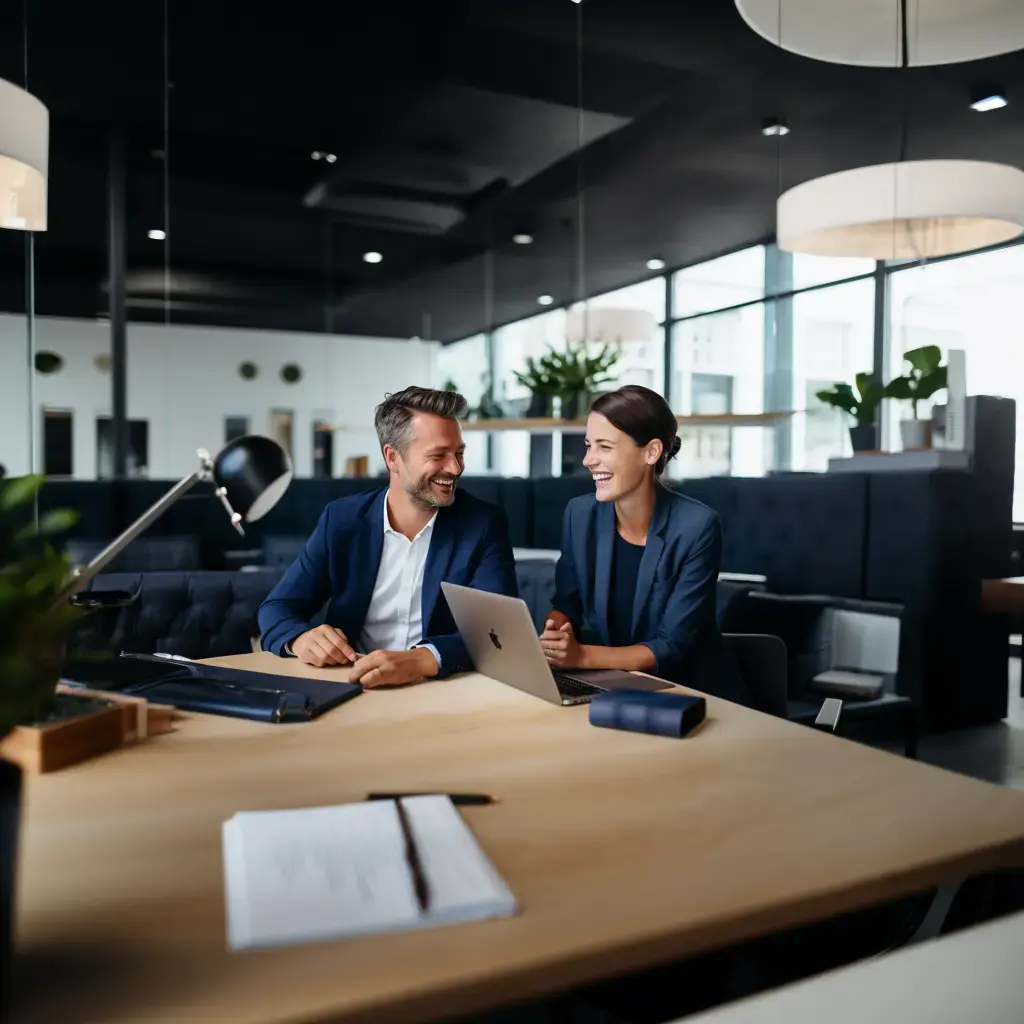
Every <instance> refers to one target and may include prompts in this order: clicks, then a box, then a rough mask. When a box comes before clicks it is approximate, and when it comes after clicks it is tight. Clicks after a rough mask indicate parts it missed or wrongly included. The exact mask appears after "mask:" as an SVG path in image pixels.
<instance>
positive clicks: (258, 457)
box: [213, 434, 294, 523]
mask: <svg viewBox="0 0 1024 1024" xmlns="http://www.w3.org/2000/svg"><path fill="white" fill-rule="evenodd" d="M293 476H294V472H293V470H292V460H291V459H290V458H289V457H288V453H287V452H286V451H285V450H284V449H283V448H282V447H281V446H280V445H279V444H278V443H277V442H276V441H272V440H271V439H270V438H269V437H261V436H260V435H258V434H246V435H245V436H244V437H238V438H236V439H235V440H234V441H232V442H231V443H230V444H229V445H227V446H226V447H225V448H223V449H222V450H221V452H220V453H219V454H218V455H217V457H216V458H215V459H214V460H213V479H214V481H215V482H216V484H217V486H218V487H223V488H224V490H225V492H226V493H225V497H226V498H227V500H228V504H230V505H231V508H232V509H233V510H234V511H235V512H237V513H238V514H239V515H240V516H241V517H242V521H243V522H246V523H254V522H256V520H257V519H262V518H263V517H264V516H265V515H266V514H267V513H268V512H269V511H270V510H271V509H272V508H273V507H274V506H275V505H276V504H277V503H278V502H279V501H280V500H281V497H282V495H283V494H284V492H285V491H286V490H288V485H289V484H290V483H291V482H292V477H293Z"/></svg>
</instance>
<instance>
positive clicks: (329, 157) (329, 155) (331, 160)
mask: <svg viewBox="0 0 1024 1024" xmlns="http://www.w3.org/2000/svg"><path fill="white" fill-rule="evenodd" d="M324 159H325V160H326V161H327V162H328V163H329V164H333V163H334V161H335V160H337V159H338V158H337V157H336V156H335V155H334V154H333V153H327V154H325V156H324Z"/></svg>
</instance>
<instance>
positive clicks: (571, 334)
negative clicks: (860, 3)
mask: <svg viewBox="0 0 1024 1024" xmlns="http://www.w3.org/2000/svg"><path fill="white" fill-rule="evenodd" d="M1022 2H1024V0H1022ZM657 329H658V322H657V320H656V319H655V318H654V316H653V315H652V314H651V313H648V312H646V311H645V310H642V309H613V308H610V307H609V308H604V309H602V308H601V307H597V308H596V309H594V308H591V309H589V310H584V309H583V308H582V307H577V308H575V309H572V310H570V311H569V315H568V317H567V318H566V325H565V337H566V340H567V341H568V342H569V344H570V345H578V344H579V343H580V342H583V341H589V342H594V343H595V344H598V345H614V344H618V343H619V342H622V341H650V340H651V339H652V338H653V337H654V334H655V332H656V331H657Z"/></svg>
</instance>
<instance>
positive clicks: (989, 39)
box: [736, 0, 1024, 68]
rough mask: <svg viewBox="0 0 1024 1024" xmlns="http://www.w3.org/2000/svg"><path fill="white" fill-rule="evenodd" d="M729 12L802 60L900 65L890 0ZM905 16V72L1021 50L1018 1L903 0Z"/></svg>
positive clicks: (765, 0)
mask: <svg viewBox="0 0 1024 1024" xmlns="http://www.w3.org/2000/svg"><path fill="white" fill-rule="evenodd" d="M736 7H737V9H738V10H739V12H740V15H741V16H742V17H743V20H744V21H746V23H747V24H748V25H749V26H750V27H751V28H752V29H753V30H754V31H755V32H757V33H758V35H761V36H764V38H765V39H767V40H768V41H769V42H771V43H774V44H775V45H776V46H779V47H781V48H782V49H784V50H789V51H790V52H792V53H798V54H800V55H801V56H803V57H813V58H814V59H815V60H825V61H830V62H832V63H833V64H858V65H861V66H864V67H882V68H898V67H902V66H903V53H902V46H901V45H900V43H899V40H900V39H901V38H902V36H903V28H904V26H903V25H902V4H901V3H899V2H894V0H736ZM906 10H907V28H908V30H909V31H908V33H907V34H908V37H909V39H908V43H909V46H908V52H907V64H908V65H909V66H910V67H923V66H926V65H931V64H957V63H959V62H960V61H966V60H981V59H982V58H983V57H994V56H996V54H1000V53H1011V52H1012V51H1014V50H1020V49H1024V2H1022V0H906ZM780 32H781V38H780Z"/></svg>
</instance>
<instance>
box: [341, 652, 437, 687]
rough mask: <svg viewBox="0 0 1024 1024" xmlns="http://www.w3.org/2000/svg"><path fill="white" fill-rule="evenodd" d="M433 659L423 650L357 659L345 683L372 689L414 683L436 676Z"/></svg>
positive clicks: (370, 655) (388, 653) (377, 653)
mask: <svg viewBox="0 0 1024 1024" xmlns="http://www.w3.org/2000/svg"><path fill="white" fill-rule="evenodd" d="M437 672H438V666H437V658H435V657H434V655H433V654H431V653H430V651H429V650H427V648H426V647H414V648H413V649H412V650H411V651H374V652H373V653H372V654H367V655H366V656H365V657H363V658H360V659H359V660H358V661H357V662H356V663H355V664H354V665H353V666H352V671H351V672H350V673H349V677H348V678H349V682H353V683H362V684H363V686H364V687H366V689H368V690H372V689H373V688H374V687H375V686H400V685H401V684H402V683H411V682H412V681H413V680H414V679H422V678H424V677H430V676H436V675H437Z"/></svg>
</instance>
